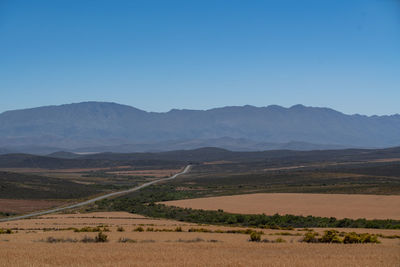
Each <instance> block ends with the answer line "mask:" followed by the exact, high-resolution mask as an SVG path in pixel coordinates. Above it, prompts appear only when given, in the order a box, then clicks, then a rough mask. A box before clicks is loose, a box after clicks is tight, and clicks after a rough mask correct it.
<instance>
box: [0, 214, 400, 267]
mask: <svg viewBox="0 0 400 267" xmlns="http://www.w3.org/2000/svg"><path fill="white" fill-rule="evenodd" d="M99 225H103V226H106V227H107V228H108V229H109V230H110V232H106V234H107V235H108V239H109V241H108V242H106V243H82V242H76V243H71V242H65V243H49V242H46V240H47V239H48V238H49V237H52V238H58V239H64V240H66V239H68V238H69V239H71V240H81V239H82V238H83V237H84V236H89V237H94V236H96V235H97V233H92V232H89V233H86V232H74V231H73V230H71V229H69V230H67V228H69V227H75V228H80V227H87V226H91V227H96V226H99ZM178 226H179V227H181V228H182V232H166V231H165V229H170V230H173V229H176V227H178ZM118 227H123V228H124V231H117V229H118ZM138 227H142V228H143V229H144V231H143V232H138V231H134V229H137V228H138ZM0 228H14V229H18V230H16V231H17V233H13V234H2V235H0V266H343V265H345V266H346V265H347V266H399V263H400V239H398V238H396V239H388V238H381V239H380V240H381V241H382V243H381V244H358V245H344V244H306V243H300V242H299V240H300V239H301V238H302V237H301V235H302V234H303V233H304V231H301V229H295V230H289V231H282V230H272V229H257V230H259V231H263V232H264V234H263V238H267V239H268V240H275V239H277V238H282V239H283V240H285V243H254V242H248V239H249V236H248V235H247V234H234V233H208V232H189V231H188V230H189V229H190V228H197V229H199V228H204V229H208V230H214V231H215V230H217V229H218V230H221V231H223V230H232V229H241V228H237V227H222V226H208V225H197V224H189V223H182V222H177V221H171V220H159V219H152V218H146V217H143V216H140V215H136V214H129V213H125V212H99V213H88V214H56V215H46V216H42V217H40V218H35V219H30V220H20V221H14V222H3V223H0ZM147 228H153V230H155V229H160V230H163V229H164V231H162V232H154V231H151V232H150V231H146V229H147ZM323 230H324V229H316V231H318V232H322V231H323ZM14 231H15V230H14ZM340 231H356V232H369V233H375V234H376V233H380V234H384V235H398V234H399V231H396V230H372V229H354V230H353V229H340ZM283 232H284V233H285V234H283ZM121 238H129V239H131V240H135V242H132V243H121V242H119V240H120V239H121Z"/></svg>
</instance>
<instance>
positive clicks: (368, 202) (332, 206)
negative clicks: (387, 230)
mask: <svg viewBox="0 0 400 267" xmlns="http://www.w3.org/2000/svg"><path fill="white" fill-rule="evenodd" d="M164 204H167V205H171V206H177V207H184V208H193V209H208V210H218V209H223V210H224V211H226V212H232V213H241V214H261V213H265V214H268V215H272V214H275V213H279V214H282V215H283V214H293V215H303V216H308V215H313V216H321V217H336V218H339V219H341V218H352V219H358V218H366V219H396V220H400V208H399V207H400V196H383V195H346V194H295V193H268V194H246V195H234V196H222V197H209V198H197V199H186V200H177V201H167V202H164Z"/></svg>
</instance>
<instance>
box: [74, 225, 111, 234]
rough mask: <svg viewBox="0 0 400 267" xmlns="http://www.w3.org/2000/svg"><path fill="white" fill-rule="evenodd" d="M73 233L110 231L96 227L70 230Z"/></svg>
mask: <svg viewBox="0 0 400 267" xmlns="http://www.w3.org/2000/svg"><path fill="white" fill-rule="evenodd" d="M72 229H73V230H74V232H76V233H80V232H89V233H93V232H110V229H109V228H107V227H106V226H96V227H90V226H85V227H83V228H80V229H79V228H72Z"/></svg>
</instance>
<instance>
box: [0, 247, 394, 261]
mask: <svg viewBox="0 0 400 267" xmlns="http://www.w3.org/2000/svg"><path fill="white" fill-rule="evenodd" d="M398 252H399V248H398V247H390V246H384V245H351V246H344V245H326V244H325V245H314V244H311V245H310V244H298V243H296V244H251V243H249V242H247V243H157V242H156V243H135V244H120V243H106V244H81V243H77V244H46V243H34V244H8V243H3V242H1V243H0V258H1V261H0V266H398V263H399V262H400V256H399V255H400V254H399V253H398Z"/></svg>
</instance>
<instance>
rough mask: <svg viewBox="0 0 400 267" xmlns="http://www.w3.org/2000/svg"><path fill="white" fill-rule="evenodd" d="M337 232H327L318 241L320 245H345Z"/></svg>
mask: <svg viewBox="0 0 400 267" xmlns="http://www.w3.org/2000/svg"><path fill="white" fill-rule="evenodd" d="M338 233H339V232H338V231H336V230H327V231H325V232H324V235H323V236H322V237H321V238H320V239H319V240H318V242H319V243H343V240H342V239H340V237H339V235H338Z"/></svg>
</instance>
